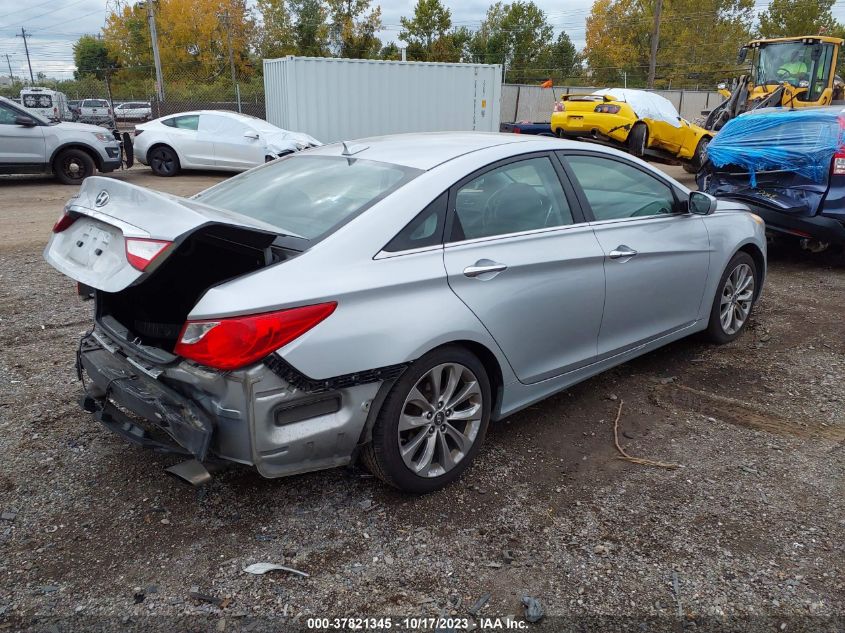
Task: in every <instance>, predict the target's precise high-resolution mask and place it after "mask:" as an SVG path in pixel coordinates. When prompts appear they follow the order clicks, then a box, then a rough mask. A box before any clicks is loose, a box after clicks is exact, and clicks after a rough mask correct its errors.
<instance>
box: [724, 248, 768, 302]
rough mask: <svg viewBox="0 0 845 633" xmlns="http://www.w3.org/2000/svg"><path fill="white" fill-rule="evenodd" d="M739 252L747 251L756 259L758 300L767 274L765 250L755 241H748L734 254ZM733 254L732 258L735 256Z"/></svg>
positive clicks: (755, 292) (755, 297) (756, 292)
mask: <svg viewBox="0 0 845 633" xmlns="http://www.w3.org/2000/svg"><path fill="white" fill-rule="evenodd" d="M737 253H747V254H748V255H749V256H750V257H751V259H753V260H754V267H755V268H756V269H757V279H756V280H755V281H756V282H757V287H756V289H755V291H754V300H755V301H756V300H757V297H759V296H760V292H761V291H762V290H763V282H764V281H765V278H766V277H765V276H766V256H765V255H763V251H762V250H760V247H759V246H757V245H756V244H754V243H753V242H747V243H745V244H743V245H742V246H740V247H739V248H738V249H737V250H736V253H734V255H736V254H737ZM734 255H731V258H733V257H734Z"/></svg>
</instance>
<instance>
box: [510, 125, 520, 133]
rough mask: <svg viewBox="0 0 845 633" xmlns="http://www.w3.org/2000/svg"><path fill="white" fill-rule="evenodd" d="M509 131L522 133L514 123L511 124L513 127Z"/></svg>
mask: <svg viewBox="0 0 845 633" xmlns="http://www.w3.org/2000/svg"><path fill="white" fill-rule="evenodd" d="M511 132H513V133H514V134H522V130H521V129H519V128H518V127H517V126H515V125H514V126H513V129H512V130H511Z"/></svg>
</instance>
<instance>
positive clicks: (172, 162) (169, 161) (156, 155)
mask: <svg viewBox="0 0 845 633" xmlns="http://www.w3.org/2000/svg"><path fill="white" fill-rule="evenodd" d="M147 161H148V162H149V164H150V168H151V169H152V170H153V173H154V174H155V175H156V176H162V177H164V178H169V177H170V176H175V175H176V174H178V173H179V170H180V169H181V167H180V165H179V157H178V156H177V155H176V152H174V151H173V150H172V149H171V148H169V147H168V146H167V145H156V146H155V147H153V148H152V149H151V150H150V152H149V154H148V156H147Z"/></svg>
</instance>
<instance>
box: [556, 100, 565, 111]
mask: <svg viewBox="0 0 845 633" xmlns="http://www.w3.org/2000/svg"><path fill="white" fill-rule="evenodd" d="M565 111H566V105H565V104H564V103H563V101H558V102H557V103H556V104H555V112H565Z"/></svg>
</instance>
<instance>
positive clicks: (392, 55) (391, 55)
mask: <svg viewBox="0 0 845 633" xmlns="http://www.w3.org/2000/svg"><path fill="white" fill-rule="evenodd" d="M378 58H379V59H388V60H392V61H397V60H400V59H402V51H400V50H399V47H398V46H397V45H396V42H389V43H387V44H385V45H384V46H383V47H382V49H381V51H380V52H379V54H378Z"/></svg>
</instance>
